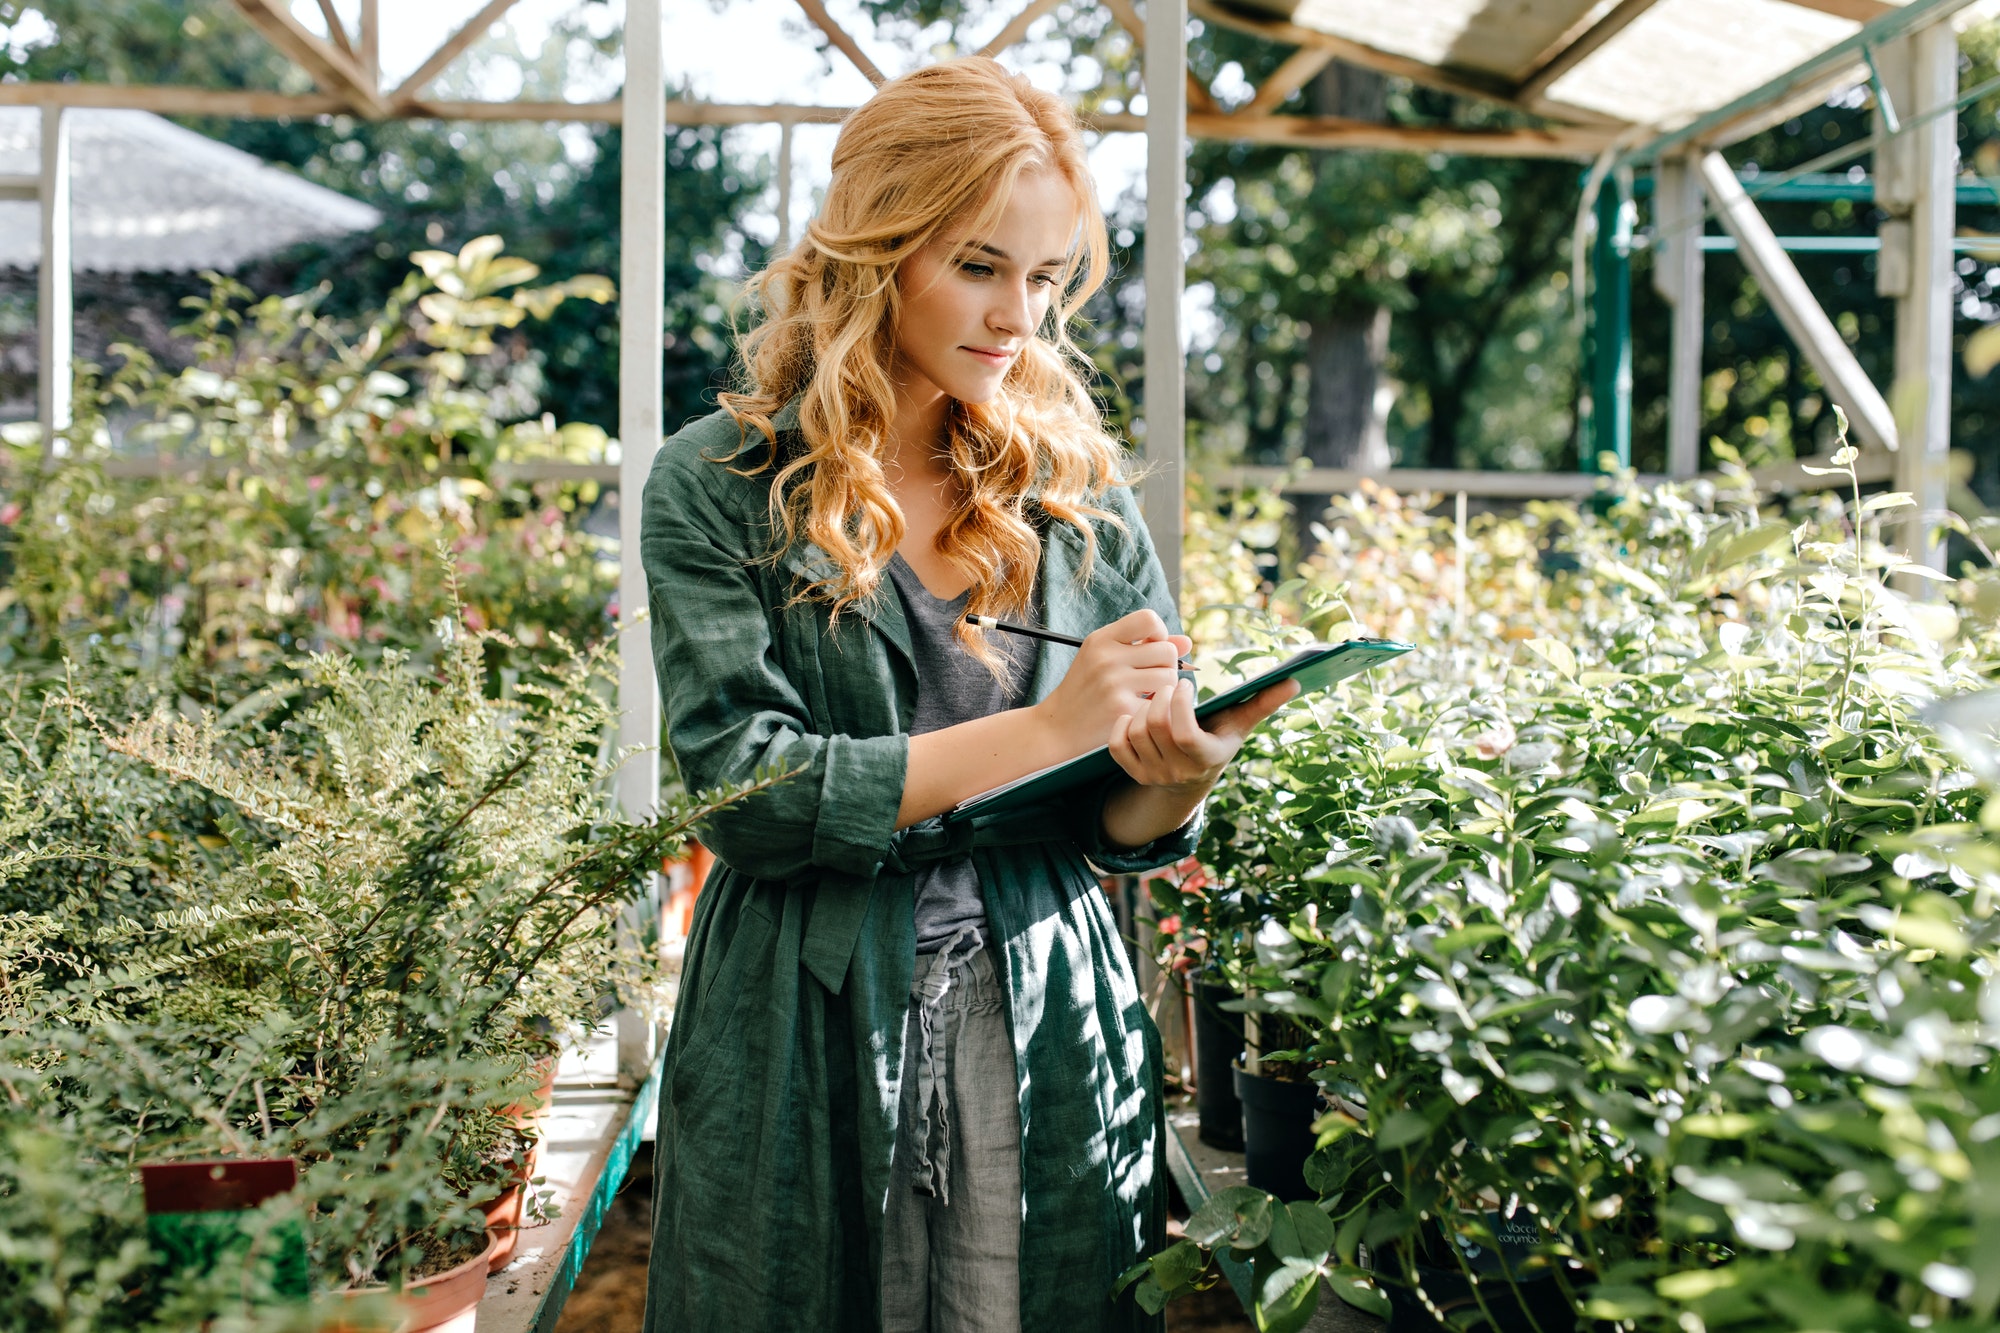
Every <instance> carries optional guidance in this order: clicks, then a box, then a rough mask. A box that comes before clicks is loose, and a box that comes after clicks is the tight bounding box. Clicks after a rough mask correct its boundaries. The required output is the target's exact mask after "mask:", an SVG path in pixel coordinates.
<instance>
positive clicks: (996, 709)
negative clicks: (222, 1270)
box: [889, 555, 1037, 954]
mask: <svg viewBox="0 0 2000 1333" xmlns="http://www.w3.org/2000/svg"><path fill="white" fill-rule="evenodd" d="M889 581H890V582H892V583H894V584H895V585H896V595H897V596H898V597H899V598H900V599H901V600H902V603H903V618H904V619H905V620H906V621H907V622H908V624H909V627H910V655H911V657H912V658H914V659H915V661H916V667H917V715H916V718H915V720H914V721H913V722H911V724H910V734H911V735H912V736H921V735H922V734H924V733H925V732H927V731H941V730H943V729H944V728H945V727H955V726H957V725H958V724H959V723H961V722H970V721H973V720H974V719H975V718H982V717H988V716H990V715H992V714H994V713H1003V712H1005V711H1007V710H1008V709H1010V708H1019V707H1021V705H1022V704H1024V703H1025V702H1026V701H1027V693H1028V681H1029V678H1030V676H1031V675H1032V674H1033V672H1034V669H1035V651H1036V648H1037V644H1036V643H1035V641H1034V640H1032V639H1026V638H1023V637H1021V636H1020V635H1018V634H997V633H996V634H993V635H992V636H991V642H992V643H993V645H994V646H995V647H996V648H998V649H999V650H1000V651H1001V652H1002V653H1004V654H1005V655H1006V657H1007V659H1008V666H1009V671H1008V677H1009V680H1008V683H1007V684H1005V685H1003V684H1001V682H999V681H997V680H995V679H994V678H993V673H992V672H991V671H988V670H987V669H986V664H985V663H983V662H981V661H980V660H979V659H978V658H976V657H974V656H973V655H972V654H971V653H968V652H967V651H965V648H964V646H963V645H961V644H960V643H959V641H958V634H957V629H956V626H957V624H958V622H959V621H960V620H961V619H963V618H964V616H965V606H966V602H967V601H968V600H969V599H970V598H971V596H972V594H971V591H970V590H969V589H968V590H967V591H965V592H962V593H960V594H959V595H958V596H956V597H954V598H952V599H951V600H950V601H946V600H944V599H943V598H941V597H938V596H935V595H934V594H932V593H931V591H930V590H929V589H928V588H926V587H924V584H923V580H922V579H919V578H918V577H917V572H916V571H915V570H914V569H911V568H910V566H909V563H908V562H907V561H905V560H904V559H903V557H902V556H901V555H895V556H892V557H890V560H889ZM961 931H964V932H965V937H964V940H963V942H962V944H961V948H969V947H971V946H973V945H974V944H976V943H983V942H984V938H985V932H986V904H985V901H984V900H983V899H982V898H981V897H980V894H979V874H978V872H977V871H976V870H974V868H973V865H972V859H971V858H970V857H960V858H959V859H957V860H955V861H939V862H936V863H935V864H932V865H928V866H925V867H923V869H922V870H921V871H919V872H918V875H917V952H918V953H919V954H929V953H936V952H938V951H939V950H940V949H942V948H944V947H945V945H947V944H949V943H950V942H951V939H952V937H953V936H954V935H958V934H959V933H960V932H961Z"/></svg>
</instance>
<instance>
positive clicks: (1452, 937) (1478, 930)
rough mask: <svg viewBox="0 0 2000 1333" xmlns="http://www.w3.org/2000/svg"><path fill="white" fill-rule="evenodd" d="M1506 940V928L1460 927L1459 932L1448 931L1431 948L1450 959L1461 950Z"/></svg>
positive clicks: (1485, 925)
mask: <svg viewBox="0 0 2000 1333" xmlns="http://www.w3.org/2000/svg"><path fill="white" fill-rule="evenodd" d="M1506 938H1507V928H1506V927H1505V926H1496V925H1492V924H1482V925H1473V926H1460V927H1459V928H1458V929H1457V930H1450V931H1446V932H1445V933H1444V934H1443V935H1440V936H1438V939H1437V943H1435V944H1433V945H1432V946H1431V947H1432V948H1433V949H1435V950H1436V951H1437V953H1438V956H1439V957H1441V958H1448V957H1450V956H1451V955H1452V954H1455V953H1457V952H1458V951H1459V950H1460V949H1468V948H1472V947H1474V946H1475V945H1480V944H1486V943H1488V942H1490V941H1492V940H1504V939H1506Z"/></svg>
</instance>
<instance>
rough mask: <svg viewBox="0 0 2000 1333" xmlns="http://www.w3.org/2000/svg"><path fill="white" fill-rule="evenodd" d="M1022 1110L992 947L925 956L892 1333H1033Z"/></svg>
mask: <svg viewBox="0 0 2000 1333" xmlns="http://www.w3.org/2000/svg"><path fill="white" fill-rule="evenodd" d="M1020 1254H1021V1102H1020V1088H1019V1086H1018V1084H1017V1083H1016V1080H1015V1074H1014V1041H1013V1037H1012V1035H1011V1034H1010V1033H1009V1031H1008V1025H1007V995H1006V992H1005V990H1004V989H1002V987H1001V985H1000V982H999V979H998V978H997V977H996V976H995V974H994V970H993V961H992V959H991V958H990V957H988V956H987V953H986V951H985V950H983V949H982V950H980V951H979V952H977V953H974V954H972V955H971V956H970V957H966V956H963V955H961V956H959V957H957V958H953V957H951V956H950V950H949V949H947V950H946V951H945V952H943V953H937V954H926V955H924V956H922V957H920V958H918V959H917V977H916V983H915V985H913V986H912V987H911V990H910V1007H909V1011H908V1013H907V1014H906V1015H905V1017H904V1025H903V1085H902V1096H901V1098H900V1110H899V1112H898V1114H897V1128H896V1156H895V1168H894V1171H893V1173H892V1174H891V1176H890V1185H889V1210H888V1216H887V1217H886V1219H885V1220H884V1225H883V1255H882V1330H883V1333H1021V1289H1020Z"/></svg>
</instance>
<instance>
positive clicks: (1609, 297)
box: [1582, 172, 1633, 472]
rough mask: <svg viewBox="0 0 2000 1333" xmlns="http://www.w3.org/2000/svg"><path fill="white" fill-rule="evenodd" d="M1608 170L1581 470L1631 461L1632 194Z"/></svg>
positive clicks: (1596, 248)
mask: <svg viewBox="0 0 2000 1333" xmlns="http://www.w3.org/2000/svg"><path fill="white" fill-rule="evenodd" d="M1631 190H1632V187H1631V180H1630V177H1628V176H1627V175H1626V174H1625V173H1624V172H1613V173H1612V174H1611V176H1610V178H1608V179H1607V180H1606V181H1605V182H1604V187H1603V188H1602V189H1601V190H1599V191H1598V194H1597V240H1596V243H1595V244H1594V245H1593V246H1592V253H1591V273H1592V275H1593V277H1592V289H1591V295H1590V334H1591V337H1590V421H1589V425H1588V428H1587V429H1586V430H1584V431H1583V432H1582V435H1583V441H1584V454H1585V457H1584V458H1583V460H1582V462H1583V470H1584V471H1585V472H1595V471H1597V469H1598V459H1599V458H1600V457H1601V456H1602V455H1604V454H1611V455H1613V456H1614V457H1615V458H1616V459H1617V460H1618V466H1619V467H1630V466H1631V465H1632V212H1633V209H1632V193H1631Z"/></svg>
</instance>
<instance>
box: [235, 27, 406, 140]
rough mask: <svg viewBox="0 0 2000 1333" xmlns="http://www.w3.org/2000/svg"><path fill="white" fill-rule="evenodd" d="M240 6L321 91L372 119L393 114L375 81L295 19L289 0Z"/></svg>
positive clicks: (260, 30) (379, 118)
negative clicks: (310, 77)
mask: <svg viewBox="0 0 2000 1333" xmlns="http://www.w3.org/2000/svg"><path fill="white" fill-rule="evenodd" d="M236 6H237V8H239V9H241V10H242V11H243V16H244V17H245V18H247V19H249V20H250V23H251V25H252V26H253V27H255V28H256V29H257V30H258V31H259V32H261V33H263V34H264V37H265V40H267V41H269V42H270V43H271V45H273V46H275V47H277V48H278V50H280V51H282V52H283V53H284V54H285V55H286V56H287V57H289V58H290V59H291V60H292V61H293V63H295V64H297V65H298V66H299V68H301V69H303V70H304V71H305V72H306V73H308V74H310V75H311V76H312V80H313V82H314V83H316V84H318V85H319V87H320V89H321V91H323V92H328V93H332V94H333V95H334V96H335V97H339V98H342V99H344V100H345V101H346V102H347V104H348V105H349V106H350V107H352V108H353V109H354V110H355V111H358V112H360V113H361V114H362V115H364V116H367V117H369V118H370V119H374V120H381V119H384V118H386V117H387V116H389V114H390V110H391V109H390V106H389V103H388V101H387V100H386V99H385V98H384V97H383V96H382V94H381V92H380V91H379V90H378V89H377V88H376V87H375V84H374V81H373V80H371V79H369V78H368V77H367V76H366V75H365V74H364V73H363V71H362V69H361V67H360V66H359V65H357V64H356V63H355V62H354V61H352V60H350V59H348V58H347V56H346V55H344V54H342V53H341V52H340V51H339V50H337V49H335V48H334V47H333V45H332V44H330V43H329V42H327V41H326V39H325V38H323V37H321V36H319V35H318V34H317V33H315V32H313V31H312V29H310V28H308V27H306V26H305V25H304V24H303V23H300V22H299V21H298V20H297V19H296V18H294V17H293V16H292V11H291V7H290V6H289V5H287V4H286V3H285V0H236Z"/></svg>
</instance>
